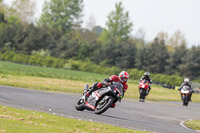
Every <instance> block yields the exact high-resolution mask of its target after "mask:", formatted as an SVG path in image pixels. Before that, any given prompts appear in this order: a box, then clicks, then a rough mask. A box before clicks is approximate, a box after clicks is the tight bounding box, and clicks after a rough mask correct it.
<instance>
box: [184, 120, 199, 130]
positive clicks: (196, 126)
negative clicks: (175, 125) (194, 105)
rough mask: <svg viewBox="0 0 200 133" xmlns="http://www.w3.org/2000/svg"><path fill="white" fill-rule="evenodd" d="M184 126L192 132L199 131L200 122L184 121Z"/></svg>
mask: <svg viewBox="0 0 200 133" xmlns="http://www.w3.org/2000/svg"><path fill="white" fill-rule="evenodd" d="M184 124H185V125H186V126H187V127H189V128H191V129H193V130H197V131H200V120H192V121H186V122H185V123H184Z"/></svg>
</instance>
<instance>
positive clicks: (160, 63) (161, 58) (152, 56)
mask: <svg viewBox="0 0 200 133" xmlns="http://www.w3.org/2000/svg"><path fill="white" fill-rule="evenodd" d="M168 58H169V55H168V52H167V49H166V47H165V43H164V41H159V40H158V39H157V38H155V40H154V42H153V43H152V44H151V45H150V46H149V47H148V53H146V54H145V59H146V62H145V66H146V70H148V71H150V72H153V73H164V72H165V66H166V65H167V59H168Z"/></svg>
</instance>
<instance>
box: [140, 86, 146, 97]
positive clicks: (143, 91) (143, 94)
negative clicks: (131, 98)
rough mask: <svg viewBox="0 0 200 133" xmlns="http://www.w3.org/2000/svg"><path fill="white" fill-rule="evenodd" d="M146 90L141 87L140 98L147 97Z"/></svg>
mask: <svg viewBox="0 0 200 133" xmlns="http://www.w3.org/2000/svg"><path fill="white" fill-rule="evenodd" d="M145 93H146V91H145V90H144V89H143V88H140V99H145Z"/></svg>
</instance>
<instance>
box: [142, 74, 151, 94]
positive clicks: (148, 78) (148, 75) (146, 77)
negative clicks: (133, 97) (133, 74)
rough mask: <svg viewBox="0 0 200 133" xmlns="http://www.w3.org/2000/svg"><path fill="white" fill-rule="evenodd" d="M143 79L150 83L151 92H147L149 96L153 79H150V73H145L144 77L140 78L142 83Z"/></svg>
mask: <svg viewBox="0 0 200 133" xmlns="http://www.w3.org/2000/svg"><path fill="white" fill-rule="evenodd" d="M143 79H146V80H148V81H149V91H147V95H148V94H149V92H150V90H151V84H152V79H151V78H150V73H149V72H145V73H144V76H142V77H141V78H140V82H141V81H142V80H143Z"/></svg>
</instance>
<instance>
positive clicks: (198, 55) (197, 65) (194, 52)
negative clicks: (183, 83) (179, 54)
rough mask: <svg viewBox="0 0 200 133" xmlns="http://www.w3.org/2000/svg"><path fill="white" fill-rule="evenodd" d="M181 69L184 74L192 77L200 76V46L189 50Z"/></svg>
mask: <svg viewBox="0 0 200 133" xmlns="http://www.w3.org/2000/svg"><path fill="white" fill-rule="evenodd" d="M179 69H180V74H181V75H182V76H188V77H190V78H192V79H195V78H196V79H197V78H199V77H200V71H199V69H200V46H193V47H192V48H191V49H190V50H189V51H188V52H187V54H186V56H185V58H183V62H182V64H181V65H180V66H179Z"/></svg>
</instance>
